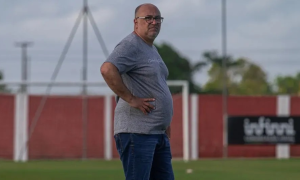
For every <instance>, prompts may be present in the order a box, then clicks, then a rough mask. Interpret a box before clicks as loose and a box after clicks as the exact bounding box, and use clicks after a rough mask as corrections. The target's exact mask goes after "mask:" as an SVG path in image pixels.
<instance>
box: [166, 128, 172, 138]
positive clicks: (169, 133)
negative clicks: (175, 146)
mask: <svg viewBox="0 0 300 180" xmlns="http://www.w3.org/2000/svg"><path fill="white" fill-rule="evenodd" d="M166 134H167V136H168V138H169V139H170V138H171V126H169V127H167V129H166Z"/></svg>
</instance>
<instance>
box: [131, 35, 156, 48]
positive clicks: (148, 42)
mask: <svg viewBox="0 0 300 180" xmlns="http://www.w3.org/2000/svg"><path fill="white" fill-rule="evenodd" d="M133 32H134V33H135V34H136V35H137V36H139V37H140V38H141V39H142V40H143V41H144V42H145V43H146V44H148V45H149V46H152V45H153V41H147V40H146V39H144V38H143V37H142V36H141V35H139V33H137V32H136V31H133Z"/></svg>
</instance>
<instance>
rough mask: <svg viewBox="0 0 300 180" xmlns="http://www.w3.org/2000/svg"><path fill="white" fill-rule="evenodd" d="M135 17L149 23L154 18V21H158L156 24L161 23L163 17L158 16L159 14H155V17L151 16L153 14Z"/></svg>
mask: <svg viewBox="0 0 300 180" xmlns="http://www.w3.org/2000/svg"><path fill="white" fill-rule="evenodd" d="M136 19H145V21H146V22H147V23H149V24H150V23H152V22H153V20H155V22H156V23H158V24H160V23H162V22H163V20H164V18H163V17H160V16H155V17H153V16H146V17H136Z"/></svg>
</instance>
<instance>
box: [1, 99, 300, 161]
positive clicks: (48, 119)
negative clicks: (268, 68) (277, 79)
mask: <svg viewBox="0 0 300 180" xmlns="http://www.w3.org/2000/svg"><path fill="white" fill-rule="evenodd" d="M41 99H42V96H35V95H30V96H27V95H24V94H23V95H22V94H18V95H0V158H4V159H14V160H16V161H17V160H18V161H19V160H20V161H26V160H28V159H29V160H30V159H63V158H65V159H76V158H78V159H79V158H81V157H82V154H83V151H84V150H86V157H87V158H101V159H102V158H103V159H111V158H118V153H117V151H116V147H115V143H114V140H113V109H114V107H115V99H114V97H113V96H90V97H88V103H87V104H88V122H87V129H86V130H87V139H86V148H83V147H84V146H83V144H84V139H83V137H84V136H83V135H84V131H83V124H84V123H83V121H82V98H81V96H50V97H48V100H47V102H46V104H45V107H44V109H43V111H42V113H41V116H40V118H39V120H38V121H37V123H36V124H35V129H34V131H33V132H32V134H30V132H29V128H30V127H31V126H32V123H33V119H34V116H35V113H36V111H37V108H38V107H39V104H40V101H41ZM173 100H174V117H173V121H172V127H171V129H172V130H171V147H172V154H173V157H174V158H182V157H183V128H182V127H183V124H182V115H183V114H182V113H183V112H182V97H181V95H174V96H173ZM189 100H190V104H189V105H190V108H189V109H190V112H189V117H190V127H189V128H190V134H189V137H190V138H189V139H190V141H189V144H190V158H191V159H198V158H220V157H222V156H223V154H222V151H223V120H222V97H221V96H217V95H200V96H198V95H190V99H189ZM228 114H229V115H240V116H241V115H257V116H259V115H293V116H296V115H300V97H289V96H266V97H263V96H260V97H246V96H234V97H229V99H228ZM30 135H31V137H30V141H29V143H28V149H26V148H24V147H26V146H24V143H25V142H26V140H27V138H28V137H29V136H30ZM281 151H282V153H278V152H281ZM20 152H22V154H20ZM286 152H287V153H286ZM278 154H283V155H282V156H287V157H296V156H298V157H299V156H300V145H291V146H288V147H286V146H276V145H234V146H229V147H228V156H229V157H276V156H277V157H278Z"/></svg>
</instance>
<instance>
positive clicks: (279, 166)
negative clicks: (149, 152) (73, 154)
mask: <svg viewBox="0 0 300 180" xmlns="http://www.w3.org/2000/svg"><path fill="white" fill-rule="evenodd" d="M173 168H174V173H175V179H179V180H181V179H182V180H200V179H201V180H202V179H204V180H207V179H208V180H294V179H295V180H296V179H297V180H299V179H300V159H290V160H276V159H259V160H257V159H255V160H254V159H253V160H249V159H247V160H245V159H227V160H222V159H220V160H199V161H192V162H189V163H185V162H182V161H179V160H174V161H173ZM187 169H192V170H193V172H192V173H190V174H188V173H186V170H187ZM0 179H1V180H48V179H49V180H50V179H51V180H52V179H55V180H77V179H78V180H79V179H80V180H82V179H87V180H88V179H101V180H102V179H103V180H119V179H125V178H124V175H123V170H122V166H121V162H120V161H119V160H113V161H100V160H89V161H30V162H27V163H14V162H12V161H0Z"/></svg>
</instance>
